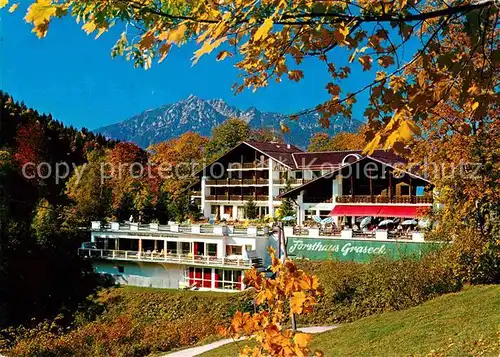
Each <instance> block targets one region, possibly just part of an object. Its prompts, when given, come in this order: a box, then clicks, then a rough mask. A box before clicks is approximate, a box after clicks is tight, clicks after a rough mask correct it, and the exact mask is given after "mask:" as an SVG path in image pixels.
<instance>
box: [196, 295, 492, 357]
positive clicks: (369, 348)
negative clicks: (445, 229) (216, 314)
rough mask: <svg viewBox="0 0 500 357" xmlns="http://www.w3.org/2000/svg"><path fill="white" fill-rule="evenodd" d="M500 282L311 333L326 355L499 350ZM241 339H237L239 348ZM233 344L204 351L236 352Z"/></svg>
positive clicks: (487, 352)
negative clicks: (321, 331) (332, 328)
mask: <svg viewBox="0 0 500 357" xmlns="http://www.w3.org/2000/svg"><path fill="white" fill-rule="evenodd" d="M499 338H500V285H493V286H476V287H471V288H467V289H465V290H463V291H461V292H460V293H455V294H448V295H444V296H441V297H439V298H436V299H434V300H430V301H428V302H426V303H424V304H422V305H420V306H416V307H413V308H410V309H408V310H404V311H397V312H389V313H384V314H381V315H376V316H370V317H367V318H364V319H361V320H358V321H356V322H353V323H350V324H345V325H343V326H341V327H339V328H338V329H335V330H332V331H328V332H325V333H322V334H318V335H314V337H313V348H317V349H320V350H322V351H323V352H324V353H325V356H413V355H428V354H429V353H430V352H431V351H433V350H434V351H436V352H438V353H440V354H443V355H453V356H457V355H459V356H467V355H478V354H479V353H480V352H483V353H484V355H486V356H489V355H496V356H498V354H499V353H500V347H498V346H499V343H500V340H499ZM243 345H244V343H242V342H240V346H243ZM237 355H238V348H237V346H235V345H234V344H230V345H227V346H223V347H220V348H219V349H216V350H213V351H210V352H208V353H205V354H203V355H202V356H204V357H208V356H210V357H215V356H220V357H222V356H224V357H225V356H237Z"/></svg>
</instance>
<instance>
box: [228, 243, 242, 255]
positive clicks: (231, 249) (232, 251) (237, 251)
mask: <svg viewBox="0 0 500 357" xmlns="http://www.w3.org/2000/svg"><path fill="white" fill-rule="evenodd" d="M226 254H227V255H242V254H243V247H242V246H241V245H226Z"/></svg>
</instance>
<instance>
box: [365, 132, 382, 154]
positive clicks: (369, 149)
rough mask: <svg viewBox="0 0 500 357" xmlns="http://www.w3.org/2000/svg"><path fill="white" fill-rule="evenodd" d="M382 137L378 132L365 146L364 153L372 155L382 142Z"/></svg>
mask: <svg viewBox="0 0 500 357" xmlns="http://www.w3.org/2000/svg"><path fill="white" fill-rule="evenodd" d="M381 139H382V137H381V136H380V134H376V135H375V137H374V138H373V139H372V141H370V142H369V143H368V145H366V146H365V148H364V149H363V154H368V155H371V154H373V152H374V151H375V149H377V148H378V145H379V144H380V140H381Z"/></svg>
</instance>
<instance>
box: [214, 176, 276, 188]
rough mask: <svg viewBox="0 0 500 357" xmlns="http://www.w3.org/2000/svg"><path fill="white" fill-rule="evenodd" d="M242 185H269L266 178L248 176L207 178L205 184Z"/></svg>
mask: <svg viewBox="0 0 500 357" xmlns="http://www.w3.org/2000/svg"><path fill="white" fill-rule="evenodd" d="M242 185H269V180H268V179H263V178H249V179H237V178H232V179H220V180H207V186H242Z"/></svg>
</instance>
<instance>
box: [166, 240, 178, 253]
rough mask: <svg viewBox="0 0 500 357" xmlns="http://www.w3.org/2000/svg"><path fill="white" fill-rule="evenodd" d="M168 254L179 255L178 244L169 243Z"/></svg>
mask: <svg viewBox="0 0 500 357" xmlns="http://www.w3.org/2000/svg"><path fill="white" fill-rule="evenodd" d="M167 253H168V254H177V242H167Z"/></svg>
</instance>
